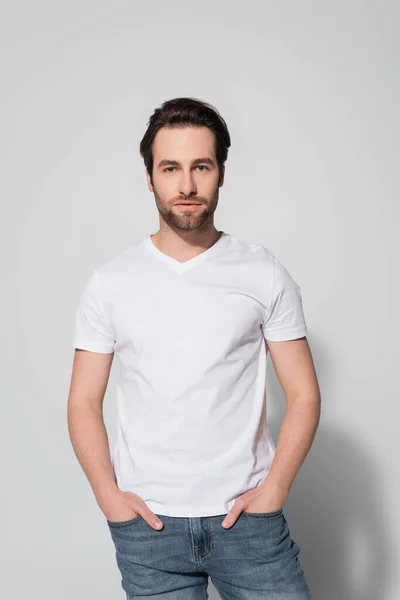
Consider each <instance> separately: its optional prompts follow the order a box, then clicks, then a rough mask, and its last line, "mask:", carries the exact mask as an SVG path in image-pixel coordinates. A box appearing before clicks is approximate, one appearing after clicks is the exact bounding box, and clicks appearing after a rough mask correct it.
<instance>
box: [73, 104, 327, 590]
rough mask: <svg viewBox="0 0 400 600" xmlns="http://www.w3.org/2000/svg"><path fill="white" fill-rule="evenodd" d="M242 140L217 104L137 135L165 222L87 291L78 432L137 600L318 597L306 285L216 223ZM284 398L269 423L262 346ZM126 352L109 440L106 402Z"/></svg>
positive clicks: (76, 390) (79, 357)
mask: <svg viewBox="0 0 400 600" xmlns="http://www.w3.org/2000/svg"><path fill="white" fill-rule="evenodd" d="M229 147H230V136H229V133H228V129H227V126H226V123H225V121H224V120H223V118H222V117H221V116H220V114H219V113H218V111H217V110H216V109H215V108H214V107H212V106H211V105H209V104H206V103H204V102H201V101H199V100H196V99H193V98H177V99H172V100H169V101H167V102H165V103H164V104H163V105H162V106H161V107H160V108H158V109H156V110H155V112H154V114H153V115H152V117H151V118H150V121H149V124H148V129H147V131H146V133H145V135H144V137H143V140H142V142H141V144H140V151H141V155H142V157H143V159H144V162H145V167H146V177H147V181H148V187H149V190H150V191H151V192H152V193H153V194H154V197H155V201H156V204H157V208H158V211H159V219H160V229H159V231H157V232H156V233H154V234H152V235H148V236H146V237H145V238H144V239H143V240H141V241H140V242H139V243H137V244H132V245H130V246H129V247H128V248H126V249H125V250H123V251H122V252H120V253H118V254H117V255H116V256H114V257H112V258H110V259H109V260H108V261H107V262H105V263H104V264H102V265H101V266H98V267H97V268H96V269H94V271H93V272H92V274H91V275H90V277H89V278H88V281H87V283H86V286H85V288H84V290H83V291H82V294H81V297H80V299H79V303H78V307H77V312H76V321H75V332H74V347H75V348H76V350H75V356H74V363H73V372H72V378H71V388H70V394H69V398H68V424H69V431H70V436H71V441H72V444H73V447H74V450H75V453H76V455H77V458H78V460H79V461H80V463H81V465H82V468H83V469H84V472H85V474H86V476H87V477H88V480H89V482H90V484H91V486H92V489H93V492H94V494H95V497H96V500H97V502H98V504H99V506H100V508H101V510H102V512H103V514H104V516H105V518H106V522H107V525H108V527H109V530H110V534H111V537H112V540H113V542H114V544H115V548H116V558H117V564H118V567H119V569H120V573H121V576H122V579H121V584H122V587H123V589H124V591H125V592H126V597H127V599H135V598H141V599H142V598H144V597H146V599H148V600H149V599H154V600H156V599H157V600H161V598H166V599H167V598H168V599H170V600H195V599H196V600H197V599H199V600H200V599H204V598H208V592H207V585H208V577H211V580H212V582H213V584H214V586H215V588H216V589H217V591H218V592H219V593H220V595H221V597H222V598H224V599H232V600H250V599H251V600H261V599H263V600H264V599H270V600H279V599H281V600H284V599H285V600H287V599H289V598H290V599H291V600H295V599H298V600H300V599H301V600H304V599H309V598H310V593H309V589H308V586H307V584H306V581H305V578H304V572H303V569H302V567H301V565H300V562H299V557H298V554H299V552H300V548H299V546H298V545H297V544H296V543H295V542H294V540H293V539H292V538H291V536H290V532H289V527H288V524H287V521H286V519H285V516H284V514H283V508H282V507H283V504H284V502H285V500H286V498H287V496H288V493H289V490H290V487H291V484H292V482H293V480H294V478H295V475H296V473H297V471H298V470H299V468H300V466H301V464H302V462H303V460H304V458H305V456H306V454H307V453H308V450H309V448H310V446H311V444H312V441H313V438H314V435H315V432H316V429H317V425H318V421H319V414H320V393H319V386H318V382H317V378H316V373H315V369H314V364H313V360H312V356H311V351H310V348H309V345H308V342H307V337H306V336H307V328H306V323H305V320H304V314H303V309H302V299H301V291H300V288H299V286H298V285H297V283H296V282H295V280H294V279H293V278H292V277H291V275H290V274H289V273H288V271H287V270H286V269H285V268H284V267H283V265H282V264H281V263H280V262H279V260H278V259H277V258H276V257H275V256H274V254H273V253H272V251H271V250H269V249H267V248H266V247H264V246H263V245H261V244H248V243H243V242H240V241H239V240H237V239H236V238H235V237H233V236H232V235H230V234H228V233H226V232H224V231H218V230H217V229H216V228H215V226H214V212H215V210H216V208H217V204H218V194H219V188H220V187H221V186H222V185H223V181H224V174H225V161H226V159H227V154H228V148H229ZM268 352H269V353H270V355H271V360H272V362H273V365H274V368H275V370H276V373H277V377H278V379H279V382H280V384H281V386H282V389H283V391H284V394H285V397H286V401H287V411H286V415H285V419H284V421H283V424H282V427H281V430H280V433H279V439H278V443H277V446H276V447H275V446H274V444H273V441H272V439H271V437H270V434H269V429H268V425H267V421H266V398H265V375H266V363H267V353H268ZM114 354H116V355H117V357H118V359H119V364H120V373H119V381H118V387H117V403H118V420H117V440H116V444H115V447H114V451H113V453H112V458H111V456H110V452H109V446H108V438H107V433H106V429H105V426H104V421H103V414H102V403H103V397H104V393H105V390H106V386H107V383H108V378H109V373H110V368H111V364H112V361H113V356H114Z"/></svg>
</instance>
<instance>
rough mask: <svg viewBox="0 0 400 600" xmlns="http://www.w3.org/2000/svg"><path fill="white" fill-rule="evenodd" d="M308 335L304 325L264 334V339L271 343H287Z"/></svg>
mask: <svg viewBox="0 0 400 600" xmlns="http://www.w3.org/2000/svg"><path fill="white" fill-rule="evenodd" d="M307 334H308V331H307V327H304V326H303V325H302V326H301V327H295V328H294V329H285V330H283V331H272V332H271V333H264V337H265V339H266V340H269V341H271V342H285V341H287V340H294V339H296V338H300V337H304V336H307Z"/></svg>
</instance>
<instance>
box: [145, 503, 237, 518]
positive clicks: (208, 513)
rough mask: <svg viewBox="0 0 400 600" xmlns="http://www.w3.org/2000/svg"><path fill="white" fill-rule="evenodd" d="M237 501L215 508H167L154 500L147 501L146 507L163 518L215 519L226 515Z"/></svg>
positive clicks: (215, 506)
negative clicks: (214, 517) (217, 516)
mask: <svg viewBox="0 0 400 600" xmlns="http://www.w3.org/2000/svg"><path fill="white" fill-rule="evenodd" d="M234 503H235V500H231V501H229V502H225V503H224V502H223V503H222V504H215V505H214V506H195V507H193V506H165V505H164V504H159V503H158V502H153V500H146V505H147V506H148V507H149V508H150V510H151V511H152V512H153V513H154V514H156V515H158V516H160V517H162V516H163V515H164V516H166V517H213V516H216V515H225V514H226V513H227V512H229V510H230V509H231V508H232V506H233V505H234Z"/></svg>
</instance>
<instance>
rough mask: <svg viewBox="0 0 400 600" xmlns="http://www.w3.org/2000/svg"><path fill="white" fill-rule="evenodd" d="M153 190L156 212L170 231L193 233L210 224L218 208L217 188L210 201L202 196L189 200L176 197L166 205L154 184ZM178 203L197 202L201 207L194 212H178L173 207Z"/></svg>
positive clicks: (191, 197)
mask: <svg viewBox="0 0 400 600" xmlns="http://www.w3.org/2000/svg"><path fill="white" fill-rule="evenodd" d="M153 190H154V198H155V201H156V205H157V209H158V212H159V213H160V216H161V217H162V218H163V220H164V221H165V223H166V224H167V225H168V226H169V227H170V228H171V229H174V230H179V231H193V230H195V229H200V228H201V227H204V226H205V225H206V224H208V223H211V222H212V216H213V214H214V212H215V210H216V208H217V206H218V197H219V187H217V189H216V190H215V191H214V194H213V196H212V198H211V199H208V198H204V196H190V197H189V198H185V197H183V196H178V197H177V198H174V199H173V200H172V201H171V202H169V203H168V204H167V203H166V202H165V201H164V200H163V199H162V198H161V196H160V195H159V194H158V192H157V190H156V188H155V187H154V183H153ZM179 201H181V202H183V201H187V202H199V203H201V206H199V208H198V209H196V210H195V211H192V210H188V211H185V212H178V210H179V209H177V208H176V207H175V206H173V205H174V204H176V203H177V202H179Z"/></svg>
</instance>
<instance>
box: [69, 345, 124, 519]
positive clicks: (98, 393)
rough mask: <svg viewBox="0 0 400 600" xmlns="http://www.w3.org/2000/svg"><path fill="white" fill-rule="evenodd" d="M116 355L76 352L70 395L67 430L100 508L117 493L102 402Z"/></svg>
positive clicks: (106, 504)
mask: <svg viewBox="0 0 400 600" xmlns="http://www.w3.org/2000/svg"><path fill="white" fill-rule="evenodd" d="M113 357H114V354H113V353H107V354H105V353H99V352H89V351H86V350H78V349H76V350H75V355H74V362H73V368H72V376H71V384H70V391H69V396H68V431H69V435H70V439H71V442H72V446H73V449H74V452H75V454H76V457H77V459H78V461H79V463H80V465H81V467H82V469H83V470H84V472H85V474H86V476H87V478H88V480H89V483H90V485H91V487H92V489H93V492H94V494H95V497H96V500H97V502H98V504H99V506H100V507H101V508H103V509H104V508H105V507H107V506H108V505H109V504H111V501H112V496H113V494H114V493H115V492H116V491H118V487H117V485H116V482H115V478H114V471H113V467H112V463H111V457H110V450H109V444H108V436H107V431H106V428H105V425H104V421H103V400H104V394H105V391H106V388H107V383H108V379H109V375H110V370H111V365H112V361H113Z"/></svg>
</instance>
